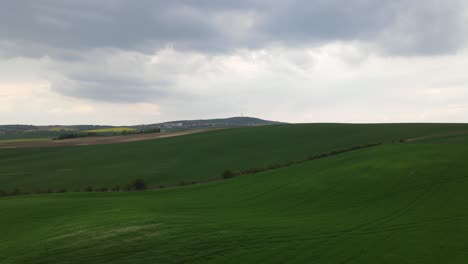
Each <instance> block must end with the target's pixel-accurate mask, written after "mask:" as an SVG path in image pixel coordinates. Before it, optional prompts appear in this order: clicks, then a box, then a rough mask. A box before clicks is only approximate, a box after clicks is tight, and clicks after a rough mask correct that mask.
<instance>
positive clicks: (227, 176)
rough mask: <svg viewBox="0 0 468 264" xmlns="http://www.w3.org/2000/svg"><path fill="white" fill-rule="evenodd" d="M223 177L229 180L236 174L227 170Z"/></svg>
mask: <svg viewBox="0 0 468 264" xmlns="http://www.w3.org/2000/svg"><path fill="white" fill-rule="evenodd" d="M221 176H222V177H223V179H229V178H232V177H234V173H233V172H232V171H231V170H225V171H224V172H223V174H222V175H221Z"/></svg>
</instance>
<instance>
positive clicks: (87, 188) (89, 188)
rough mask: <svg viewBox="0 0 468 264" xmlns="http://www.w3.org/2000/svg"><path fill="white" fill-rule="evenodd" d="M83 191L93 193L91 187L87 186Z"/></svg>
mask: <svg viewBox="0 0 468 264" xmlns="http://www.w3.org/2000/svg"><path fill="white" fill-rule="evenodd" d="M85 191H87V192H92V191H93V187H91V186H88V187H86V189H85Z"/></svg>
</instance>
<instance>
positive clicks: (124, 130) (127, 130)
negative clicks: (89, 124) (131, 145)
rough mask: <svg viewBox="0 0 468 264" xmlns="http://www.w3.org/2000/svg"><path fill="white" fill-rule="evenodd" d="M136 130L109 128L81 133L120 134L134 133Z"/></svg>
mask: <svg viewBox="0 0 468 264" xmlns="http://www.w3.org/2000/svg"><path fill="white" fill-rule="evenodd" d="M134 131H136V129H134V128H131V127H111V128H100V129H92V130H86V131H83V132H87V133H120V132H134Z"/></svg>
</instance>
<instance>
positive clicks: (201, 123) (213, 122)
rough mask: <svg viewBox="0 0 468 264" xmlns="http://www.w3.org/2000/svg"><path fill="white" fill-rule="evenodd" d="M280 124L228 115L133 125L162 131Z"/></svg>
mask: <svg viewBox="0 0 468 264" xmlns="http://www.w3.org/2000/svg"><path fill="white" fill-rule="evenodd" d="M275 124H282V123H281V122H277V121H269V120H263V119H260V118H255V117H230V118H216V119H198V120H177V121H170V122H163V123H157V124H151V125H141V126H133V127H134V128H139V129H149V128H155V127H159V128H161V130H163V131H174V130H187V129H203V128H225V127H245V126H266V125H275Z"/></svg>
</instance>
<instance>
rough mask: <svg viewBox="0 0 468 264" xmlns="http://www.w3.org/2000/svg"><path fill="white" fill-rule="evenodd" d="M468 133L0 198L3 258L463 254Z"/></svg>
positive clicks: (445, 257) (427, 259)
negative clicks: (147, 181) (144, 188)
mask: <svg viewBox="0 0 468 264" xmlns="http://www.w3.org/2000/svg"><path fill="white" fill-rule="evenodd" d="M467 157H468V137H467V136H462V137H452V138H449V139H444V140H441V139H437V140H431V141H427V142H416V143H403V144H389V145H384V146H380V147H376V148H371V149H365V150H359V151H356V152H350V153H346V154H342V155H338V156H333V157H329V158H325V159H321V160H316V161H311V162H307V163H304V164H301V165H297V166H293V167H289V168H285V169H279V170H276V171H271V172H267V173H261V174H257V175H251V176H244V177H239V178H235V179H232V180H229V181H222V182H216V183H211V184H205V185H197V186H190V187H184V188H176V189H167V190H160V191H148V192H143V193H107V194H106V193H91V194H89V193H81V194H61V195H57V194H54V195H42V196H29V197H10V198H2V199H0V215H1V216H2V217H0V239H1V243H0V252H2V257H3V261H2V263H5V264H6V263H23V264H27V263H35V264H36V263H465V262H466V261H467V260H468V250H467V246H466V245H467V244H468V203H467V202H466V201H467V200H468V192H467V191H466V190H468V172H467V171H468V170H467V166H468V165H467V163H466V159H467Z"/></svg>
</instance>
